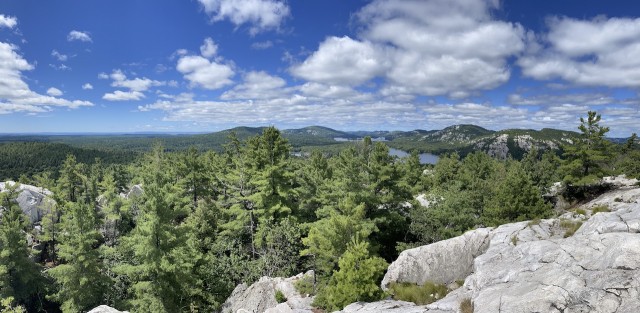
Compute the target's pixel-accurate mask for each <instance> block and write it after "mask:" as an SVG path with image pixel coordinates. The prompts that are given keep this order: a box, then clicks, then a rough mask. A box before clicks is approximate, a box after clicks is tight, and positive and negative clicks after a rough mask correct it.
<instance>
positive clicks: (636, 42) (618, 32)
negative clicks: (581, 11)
mask: <svg viewBox="0 0 640 313" xmlns="http://www.w3.org/2000/svg"><path fill="white" fill-rule="evenodd" d="M547 24H548V27H549V32H548V34H546V35H540V36H538V37H537V38H532V43H531V46H532V47H533V48H532V49H530V50H531V51H529V53H527V54H525V55H524V56H523V57H521V58H520V59H519V60H518V64H519V65H520V66H521V67H522V71H523V74H524V75H525V76H528V77H532V78H535V79H539V80H551V79H558V78H559V79H562V80H565V81H567V82H569V83H572V84H576V85H583V86H607V87H635V88H637V87H638V86H640V62H638V58H637V56H638V55H639V54H640V18H636V19H630V18H602V17H598V18H595V19H592V20H579V19H573V18H568V17H556V18H551V19H549V20H548V22H547Z"/></svg>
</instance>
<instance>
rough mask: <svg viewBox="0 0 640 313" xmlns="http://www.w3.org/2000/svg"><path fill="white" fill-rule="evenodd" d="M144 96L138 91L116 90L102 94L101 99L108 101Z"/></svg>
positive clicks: (135, 98)
mask: <svg viewBox="0 0 640 313" xmlns="http://www.w3.org/2000/svg"><path fill="white" fill-rule="evenodd" d="M144 97H145V96H144V94H143V93H142V92H140V91H122V90H116V91H114V92H110V93H106V94H104V96H102V99H104V100H108V101H137V100H141V99H143V98H144Z"/></svg>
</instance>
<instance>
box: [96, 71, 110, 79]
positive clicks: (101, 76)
mask: <svg viewBox="0 0 640 313" xmlns="http://www.w3.org/2000/svg"><path fill="white" fill-rule="evenodd" d="M98 78H100V79H109V74H107V73H104V72H103V73H99V74H98Z"/></svg>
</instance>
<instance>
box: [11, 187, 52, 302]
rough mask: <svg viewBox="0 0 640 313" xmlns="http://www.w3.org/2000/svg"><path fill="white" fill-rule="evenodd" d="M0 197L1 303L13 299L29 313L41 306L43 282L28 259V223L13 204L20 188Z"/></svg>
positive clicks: (15, 204) (15, 188)
mask: <svg viewBox="0 0 640 313" xmlns="http://www.w3.org/2000/svg"><path fill="white" fill-rule="evenodd" d="M6 187H7V190H6V191H5V192H3V193H0V206H1V207H2V209H0V210H1V213H0V299H2V298H9V297H11V298H13V299H14V300H15V301H16V302H17V303H18V304H19V305H24V306H26V307H27V308H28V309H29V310H33V311H36V310H38V309H39V308H38V305H39V304H40V303H42V300H43V298H42V297H43V293H44V282H43V278H42V276H41V275H40V270H39V267H38V265H36V264H35V263H34V262H33V261H31V260H30V259H29V255H30V253H29V247H28V246H27V234H26V230H27V228H28V227H29V221H28V218H27V216H26V215H24V214H23V213H22V210H21V209H20V207H19V206H18V204H17V203H16V201H15V198H16V197H17V196H18V190H19V184H17V183H15V184H13V185H9V184H7V185H6Z"/></svg>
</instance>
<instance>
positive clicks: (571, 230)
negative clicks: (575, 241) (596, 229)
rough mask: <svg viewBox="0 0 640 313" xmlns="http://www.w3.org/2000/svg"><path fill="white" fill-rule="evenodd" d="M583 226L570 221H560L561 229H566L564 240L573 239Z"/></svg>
mask: <svg viewBox="0 0 640 313" xmlns="http://www.w3.org/2000/svg"><path fill="white" fill-rule="evenodd" d="M580 226H582V222H573V221H569V220H562V221H560V227H562V228H564V230H565V232H564V238H567V237H571V236H573V234H575V233H576V231H577V230H578V229H579V228H580Z"/></svg>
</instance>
